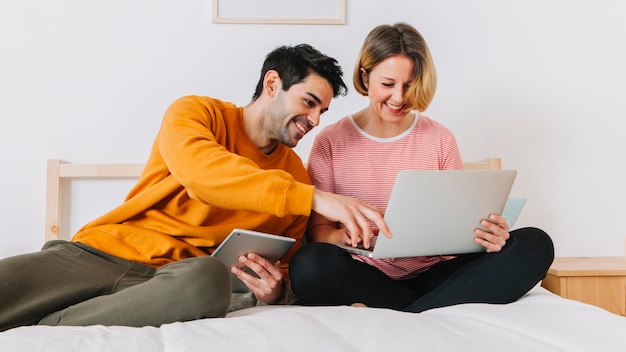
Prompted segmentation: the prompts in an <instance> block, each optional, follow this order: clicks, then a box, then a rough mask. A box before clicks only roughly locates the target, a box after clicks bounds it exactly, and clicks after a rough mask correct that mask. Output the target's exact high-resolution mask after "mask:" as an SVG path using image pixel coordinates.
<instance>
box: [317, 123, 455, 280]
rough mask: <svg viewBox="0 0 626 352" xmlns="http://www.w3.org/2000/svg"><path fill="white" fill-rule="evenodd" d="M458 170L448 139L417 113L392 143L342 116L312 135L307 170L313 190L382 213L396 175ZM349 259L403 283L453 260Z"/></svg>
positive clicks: (436, 125) (446, 132)
mask: <svg viewBox="0 0 626 352" xmlns="http://www.w3.org/2000/svg"><path fill="white" fill-rule="evenodd" d="M462 168H463V162H462V160H461V155H460V153H459V149H458V146H457V143H456V139H455V138H454V135H453V134H452V133H451V132H450V131H449V130H448V129H447V128H446V127H444V126H443V125H441V124H440V123H438V122H436V121H434V120H431V119H430V118H428V117H426V116H424V115H421V114H419V115H418V118H416V119H415V120H414V122H413V124H412V125H411V127H409V129H407V130H406V131H405V132H404V133H402V134H400V135H398V136H395V137H392V138H378V137H374V136H372V135H369V134H368V133H366V132H365V131H363V130H362V129H361V128H359V127H358V125H357V124H356V123H355V122H354V120H353V119H352V116H346V117H344V118H342V119H341V120H339V121H337V122H336V123H334V124H332V125H330V126H327V127H325V128H324V129H323V130H322V131H320V132H319V133H318V134H317V136H316V137H315V141H314V142H313V147H312V149H311V153H310V155H309V159H308V166H307V169H308V172H309V175H310V176H311V180H312V182H313V184H314V185H315V186H316V187H317V188H319V189H321V190H323V191H328V192H333V193H337V194H343V195H347V196H351V197H356V198H359V199H361V200H363V201H365V202H367V203H370V204H372V205H375V206H377V207H379V208H381V209H383V210H385V209H386V207H387V201H388V200H389V195H390V194H391V188H392V187H393V182H394V180H395V177H396V174H397V173H398V171H400V170H403V169H419V170H445V169H462ZM353 258H354V259H356V260H360V261H363V262H366V263H368V264H370V265H374V266H376V267H377V268H379V269H380V270H382V271H383V272H384V273H385V274H387V275H388V276H389V277H391V278H393V279H408V278H411V277H415V276H417V275H418V274H419V273H420V272H423V271H424V270H426V269H428V267H430V266H431V265H433V264H435V263H438V262H440V261H442V260H447V259H450V258H454V257H453V256H428V257H407V258H393V259H371V258H367V257H364V256H359V255H353Z"/></svg>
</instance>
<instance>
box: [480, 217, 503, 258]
mask: <svg viewBox="0 0 626 352" xmlns="http://www.w3.org/2000/svg"><path fill="white" fill-rule="evenodd" d="M480 224H481V225H482V226H484V227H485V228H486V229H487V230H488V231H485V230H483V229H479V228H477V229H475V230H474V233H475V234H476V237H474V242H476V243H478V244H480V245H481V246H483V247H485V248H486V249H487V252H499V251H500V250H501V249H502V247H504V245H505V244H506V241H507V240H508V239H509V237H511V235H510V234H509V225H508V224H507V222H506V219H505V218H504V217H503V216H501V215H496V214H491V215H489V220H482V221H481V222H480Z"/></svg>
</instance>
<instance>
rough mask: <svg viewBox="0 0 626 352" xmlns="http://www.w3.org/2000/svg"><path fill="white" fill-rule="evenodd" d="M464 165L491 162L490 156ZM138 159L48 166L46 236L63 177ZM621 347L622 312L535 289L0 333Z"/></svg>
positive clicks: (130, 167) (85, 342) (12, 343)
mask: <svg viewBox="0 0 626 352" xmlns="http://www.w3.org/2000/svg"><path fill="white" fill-rule="evenodd" d="M467 166H468V168H490V167H491V168H500V161H499V160H498V159H493V160H491V161H489V160H488V161H485V162H482V163H472V164H468V165H467ZM140 171H141V165H139V164H124V165H118V164H89V165H83V164H70V163H63V162H61V161H60V160H51V161H49V162H48V175H49V178H48V188H47V190H48V195H47V206H46V213H47V215H46V239H53V238H59V237H61V238H62V237H63V236H62V235H61V234H62V231H60V228H59V226H60V224H61V223H62V222H60V221H59V218H58V216H59V215H60V209H62V207H60V204H61V203H62V199H61V198H62V197H61V195H62V194H63V192H61V190H62V186H63V183H64V181H63V179H64V178H74V177H82V178H84V177H87V178H94V179H99V178H110V177H136V176H137V175H138V174H139V172H140ZM195 350H198V351H200V350H211V351H244V350H247V351H255V352H257V351H376V352H380V351H405V350H425V351H428V350H430V351H453V350H459V351H483V352H484V351H533V352H535V351H564V352H565V351H567V352H572V351H625V350H626V318H625V317H623V316H620V315H617V314H613V313H610V312H608V311H606V310H603V309H601V308H598V307H595V306H592V305H588V304H584V303H580V302H577V301H573V300H567V299H564V298H561V297H559V296H557V295H555V294H552V293H551V292H549V291H547V290H546V289H544V288H542V287H541V286H539V285H538V286H536V287H534V288H533V289H532V290H531V291H530V292H529V293H527V294H526V295H525V296H524V297H522V298H521V299H520V300H518V301H517V302H515V303H512V304H508V305H489V304H462V305H457V306H451V307H445V308H438V309H432V310H429V311H426V312H423V313H419V314H413V313H403V312H397V311H393V310H389V309H379V308H356V307H349V306H339V307H301V306H257V307H253V308H248V309H243V310H238V311H234V312H231V313H229V314H228V315H227V316H226V318H222V319H202V320H196V321H190V322H183V323H173V324H166V325H163V326H161V327H158V328H156V327H143V328H131V327H120V326H110V327H105V326H87V327H48V326H28V327H19V328H14V329H11V330H8V331H5V332H2V333H0V351H3V352H4V351H38V352H39V351H80V352H89V351H152V352H157V351H195Z"/></svg>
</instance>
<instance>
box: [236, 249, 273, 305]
mask: <svg viewBox="0 0 626 352" xmlns="http://www.w3.org/2000/svg"><path fill="white" fill-rule="evenodd" d="M239 264H240V266H241V267H240V268H237V267H232V268H231V272H232V273H233V274H235V275H237V277H238V278H239V279H240V280H241V281H243V282H244V283H245V284H246V286H248V288H249V289H250V291H252V293H254V296H255V297H256V298H257V299H258V300H259V301H261V302H263V303H266V304H272V303H276V302H277V301H278V300H279V299H280V298H281V296H282V294H283V289H284V284H283V272H282V270H280V262H276V263H274V264H272V263H270V262H269V261H267V260H266V259H265V258H263V257H261V256H260V255H257V254H254V253H248V254H247V255H245V256H243V255H242V256H240V257H239ZM243 267H248V268H249V269H250V270H252V271H253V272H254V273H256V274H257V275H258V276H259V277H254V275H251V274H249V273H247V272H246V271H244V270H243V269H242V268H243Z"/></svg>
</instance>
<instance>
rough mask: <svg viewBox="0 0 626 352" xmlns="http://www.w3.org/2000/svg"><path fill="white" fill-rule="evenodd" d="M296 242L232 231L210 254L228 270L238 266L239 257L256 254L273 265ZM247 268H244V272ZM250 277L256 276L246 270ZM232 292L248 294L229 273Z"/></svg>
mask: <svg viewBox="0 0 626 352" xmlns="http://www.w3.org/2000/svg"><path fill="white" fill-rule="evenodd" d="M295 242H296V240H295V239H294V238H291V237H285V236H277V235H271V234H268V233H263V232H257V231H252V230H242V229H234V230H233V231H232V232H231V233H230V234H229V235H228V237H226V239H225V240H224V242H222V243H221V244H220V245H219V246H218V247H217V248H216V249H215V251H214V252H213V254H211V255H212V256H213V257H215V258H217V259H219V260H220V261H221V262H222V263H224V264H225V265H226V266H227V267H228V268H230V267H232V266H238V263H239V257H240V256H242V255H246V254H248V253H256V254H258V255H260V256H262V257H263V258H265V259H267V260H268V261H269V262H270V263H275V262H276V261H277V260H278V259H280V257H282V256H283V255H284V254H285V253H287V251H288V250H289V248H291V246H293V244H294V243H295ZM246 269H247V268H244V270H246ZM247 272H248V273H249V274H250V275H254V276H256V277H258V276H257V275H256V273H254V272H253V271H252V270H247ZM231 278H232V280H231V282H232V292H236V293H241V292H248V291H250V290H249V289H248V286H246V284H245V283H243V281H241V280H239V278H238V277H237V275H235V274H233V273H231Z"/></svg>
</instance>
